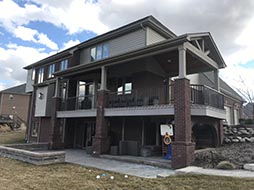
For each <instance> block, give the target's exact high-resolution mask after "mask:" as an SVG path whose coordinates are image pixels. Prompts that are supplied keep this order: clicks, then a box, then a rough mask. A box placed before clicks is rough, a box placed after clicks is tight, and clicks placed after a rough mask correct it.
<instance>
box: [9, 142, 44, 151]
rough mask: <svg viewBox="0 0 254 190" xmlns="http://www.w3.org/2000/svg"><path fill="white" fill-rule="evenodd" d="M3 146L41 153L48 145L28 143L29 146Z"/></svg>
mask: <svg viewBox="0 0 254 190" xmlns="http://www.w3.org/2000/svg"><path fill="white" fill-rule="evenodd" d="M5 146H6V147H11V148H17V149H22V150H29V151H43V150H48V146H49V145H48V143H29V144H10V145H5Z"/></svg>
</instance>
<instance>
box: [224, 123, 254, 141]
mask: <svg viewBox="0 0 254 190" xmlns="http://www.w3.org/2000/svg"><path fill="white" fill-rule="evenodd" d="M243 142H254V125H235V126H226V125H225V126H224V143H243Z"/></svg>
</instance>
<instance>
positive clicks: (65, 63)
mask: <svg viewBox="0 0 254 190" xmlns="http://www.w3.org/2000/svg"><path fill="white" fill-rule="evenodd" d="M67 68H68V59H65V60H63V61H61V64H60V71H63V70H66V69H67Z"/></svg>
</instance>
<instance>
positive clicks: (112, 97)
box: [106, 85, 173, 108]
mask: <svg viewBox="0 0 254 190" xmlns="http://www.w3.org/2000/svg"><path fill="white" fill-rule="evenodd" d="M171 87H172V86H171V85H170V86H168V87H167V86H165V87H163V88H150V89H134V90H131V91H127V92H126V93H123V92H112V93H109V94H108V98H107V105H106V107H108V108H118V107H136V106H152V105H162V104H169V103H172V100H173V96H172V94H173V92H172V88H171Z"/></svg>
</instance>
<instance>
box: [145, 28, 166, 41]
mask: <svg viewBox="0 0 254 190" xmlns="http://www.w3.org/2000/svg"><path fill="white" fill-rule="evenodd" d="M146 31H147V32H146V44H147V45H150V44H154V43H157V42H161V41H163V40H166V38H165V37H163V36H162V35H160V34H158V33H157V32H155V31H154V30H153V29H151V28H149V27H147V28H146Z"/></svg>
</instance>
